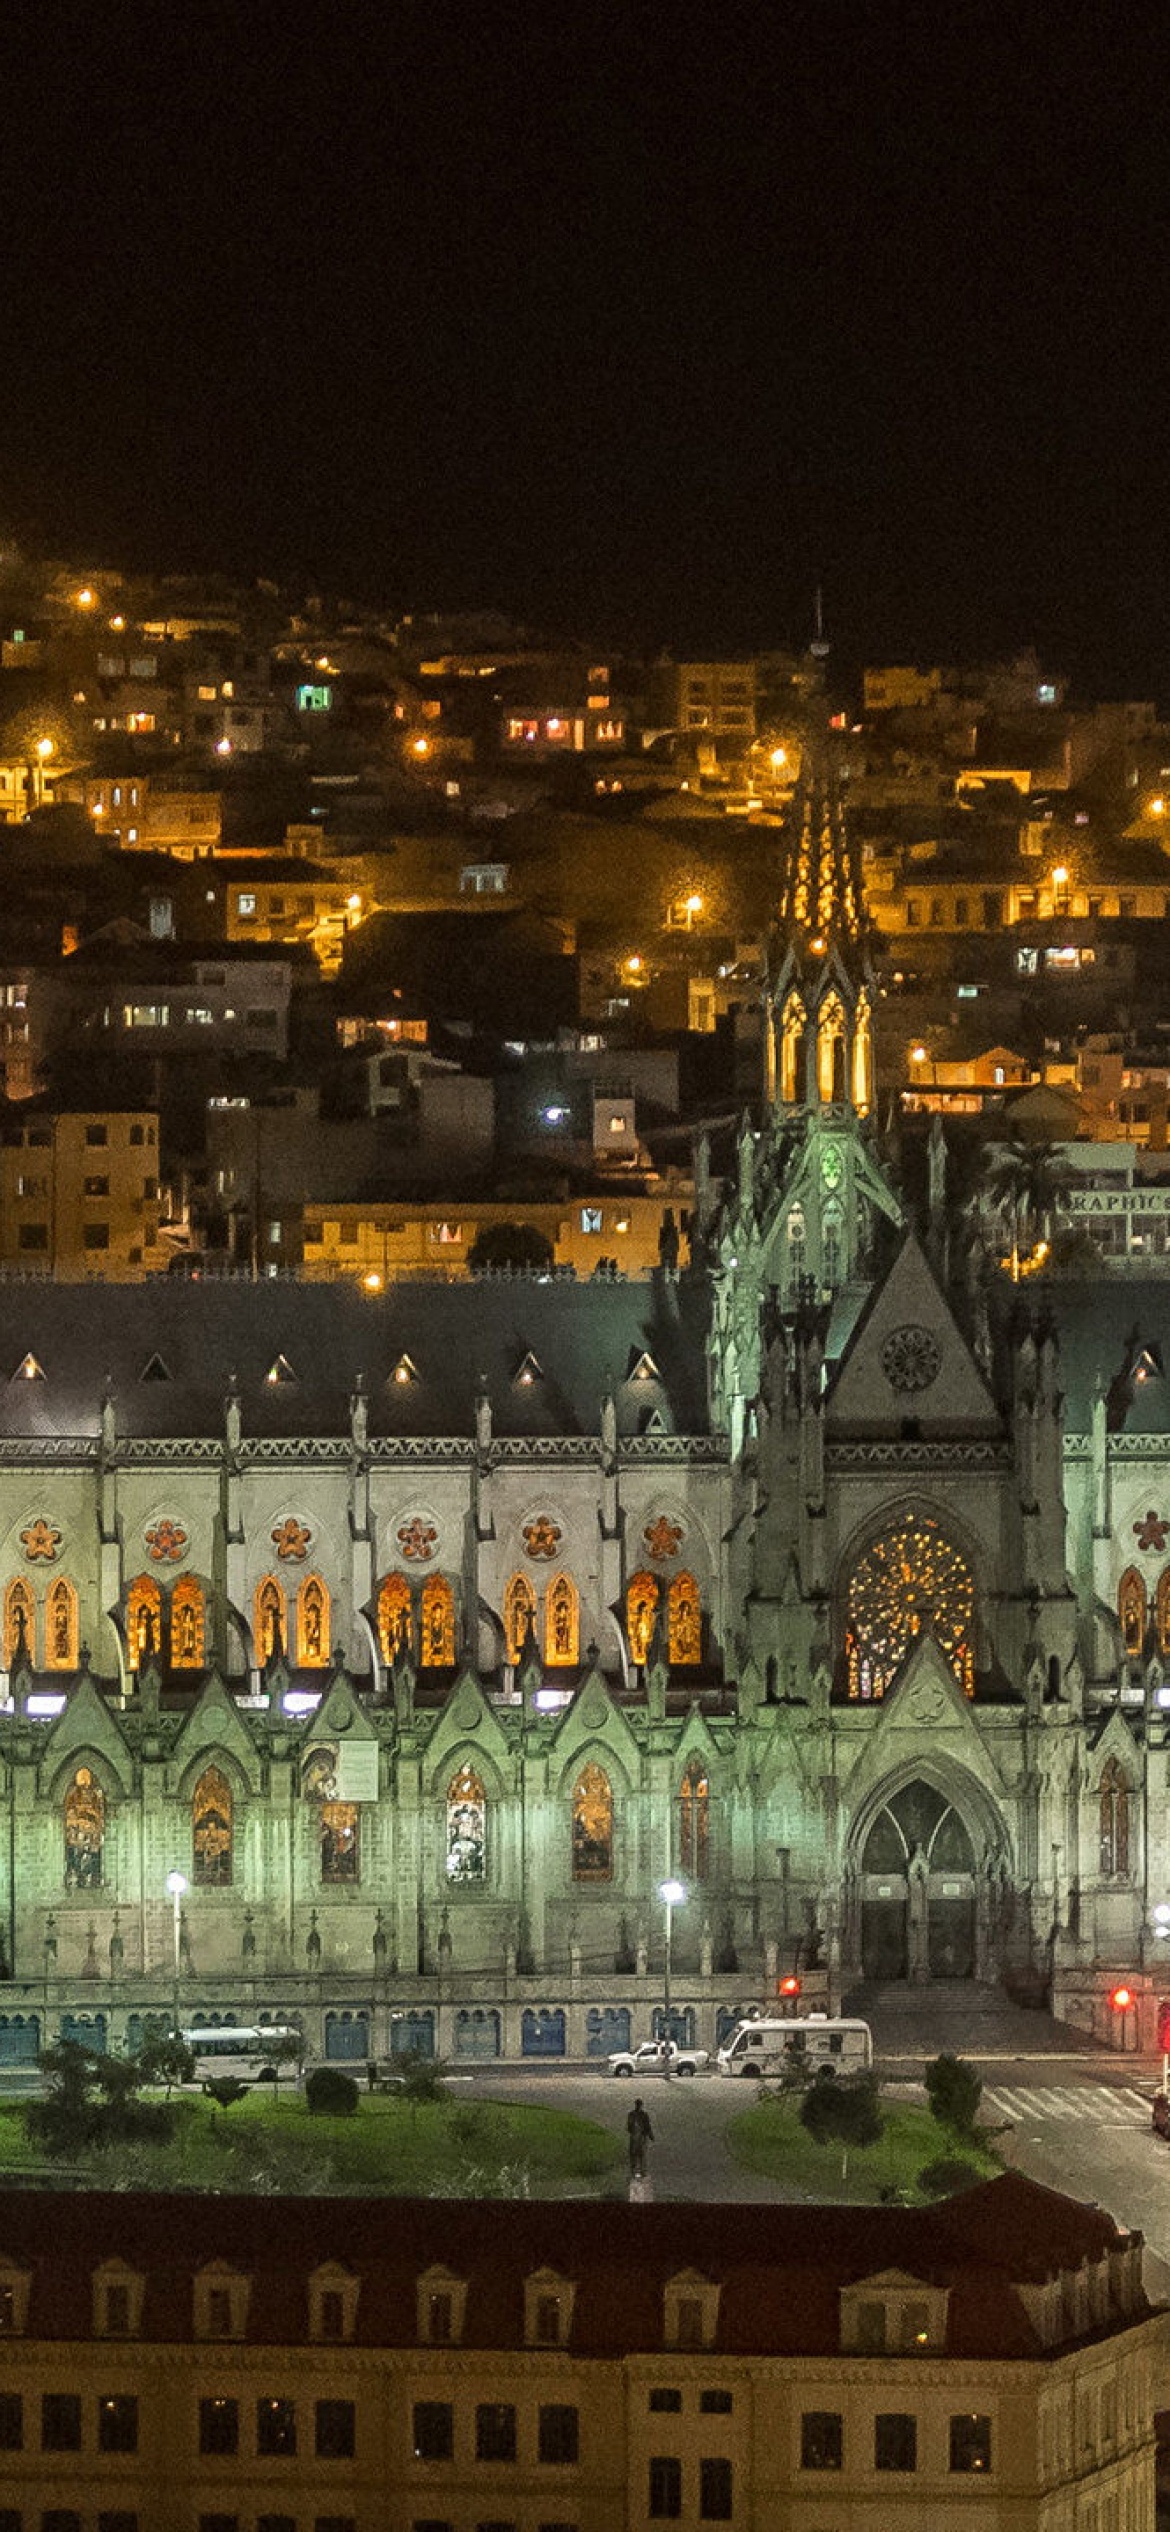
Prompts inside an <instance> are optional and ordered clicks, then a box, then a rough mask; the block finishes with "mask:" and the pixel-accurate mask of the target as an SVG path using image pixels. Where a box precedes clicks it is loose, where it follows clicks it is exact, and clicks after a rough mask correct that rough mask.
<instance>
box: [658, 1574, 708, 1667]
mask: <svg viewBox="0 0 1170 2532" xmlns="http://www.w3.org/2000/svg"><path fill="white" fill-rule="evenodd" d="M666 1645H667V1653H668V1656H669V1659H670V1661H671V1662H672V1663H681V1664H682V1665H684V1666H685V1665H686V1664H688V1663H689V1664H691V1665H692V1667H693V1665H694V1664H695V1663H696V1662H701V1661H702V1658H703V1610H702V1604H701V1602H700V1599H699V1586H698V1584H697V1582H696V1581H695V1577H694V1575H693V1574H676V1575H675V1577H674V1580H673V1582H672V1583H671V1586H670V1589H669V1591H668V1592H667V1595H666Z"/></svg>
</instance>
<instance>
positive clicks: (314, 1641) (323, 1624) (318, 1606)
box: [297, 1574, 329, 1670]
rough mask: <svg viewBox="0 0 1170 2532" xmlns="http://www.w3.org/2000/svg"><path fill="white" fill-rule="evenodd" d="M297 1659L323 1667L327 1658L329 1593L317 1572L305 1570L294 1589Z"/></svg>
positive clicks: (305, 1664)
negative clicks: (295, 1595) (295, 1592)
mask: <svg viewBox="0 0 1170 2532" xmlns="http://www.w3.org/2000/svg"><path fill="white" fill-rule="evenodd" d="M297 1660H298V1662H299V1663H300V1665H301V1668H302V1670H324V1669H325V1667H326V1665H327V1663H328V1660H329V1594H328V1592H327V1591H326V1589H325V1585H324V1583H323V1582H322V1580H321V1577H320V1574H306V1576H305V1579H304V1581H303V1583H302V1584H301V1587H300V1590H299V1591H298V1593H297Z"/></svg>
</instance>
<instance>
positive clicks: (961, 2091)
mask: <svg viewBox="0 0 1170 2532" xmlns="http://www.w3.org/2000/svg"><path fill="white" fill-rule="evenodd" d="M982 2095H983V2077H982V2075H979V2074H977V2073H976V2071H975V2068H974V2067H973V2066H971V2065H969V2064H968V2062H967V2059H966V2058H965V2057H952V2056H951V2055H949V2054H948V2053H947V2052H946V2051H945V2050H944V2052H943V2054H942V2056H941V2057H934V2058H932V2059H931V2061H930V2064H929V2066H928V2067H927V2069H926V2097H927V2100H928V2101H929V2103H930V2107H931V2113H932V2116H933V2117H934V2118H936V2119H937V2120H938V2123H939V2126H940V2127H943V2128H952V2129H953V2130H954V2133H955V2135H956V2136H972V2135H973V2134H974V2131H975V2114H976V2112H977V2110H978V2108H979V2103H980V2100H981V2099H982Z"/></svg>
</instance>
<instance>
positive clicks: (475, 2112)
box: [0, 2086, 622, 2198]
mask: <svg viewBox="0 0 1170 2532" xmlns="http://www.w3.org/2000/svg"><path fill="white" fill-rule="evenodd" d="M175 2108H176V2134H175V2136H174V2138H173V2139H172V2141H171V2143H170V2144H169V2145H136V2146H133V2147H130V2148H126V2147H120V2148H118V2149H117V2151H116V2152H114V2153H112V2154H111V2155H110V2156H109V2157H108V2160H107V2158H103V2156H101V2155H98V2154H94V2155H79V2156H78V2157H77V2158H76V2161H75V2162H74V2163H72V2164H71V2166H70V2168H72V2169H84V2170H85V2171H86V2173H87V2174H89V2175H90V2176H91V2177H92V2181H93V2185H94V2187H95V2188H99V2189H100V2188H102V2187H104V2186H106V2185H108V2184H109V2185H114V2184H115V2183H116V2185H117V2186H119V2187H121V2188H126V2187H138V2188H143V2189H150V2188H154V2189H227V2190H230V2189H245V2190H251V2189H254V2190H259V2191H262V2192H273V2193H276V2192H279V2191H282V2190H283V2191H315V2190H342V2191H355V2192H359V2193H362V2194H367V2193H368V2194H375V2195H382V2194H385V2195H387V2196H390V2197H409V2196H419V2197H431V2196H435V2197H446V2196H453V2197H470V2196H475V2197H489V2198H490V2197H496V2196H504V2197H512V2196H531V2197H536V2198H553V2197H558V2196H562V2195H565V2194H566V2193H567V2194H569V2195H571V2196H574V2197H576V2196H582V2197H594V2196H598V2195H604V2194H606V2192H607V2187H608V2184H609V2183H610V2181H611V2178H612V2176H613V2175H614V2174H616V2172H617V2170H618V2168H619V2166H620V2164H621V2162H622V2149H621V2144H620V2141H619V2140H618V2139H617V2138H616V2137H613V2136H610V2135H609V2134H608V2132H607V2130H606V2129H604V2128H601V2127H598V2126H597V2125H596V2124H595V2122H594V2121H593V2120H592V2119H581V2118H578V2117H577V2116H576V2115H575V2113H573V2112H572V2111H568V2110H553V2109H547V2110H546V2109H545V2108H544V2107H543V2106H541V2105H536V2106H533V2107H528V2106H522V2105H519V2104H517V2105H515V2106H510V2105H509V2104H507V2103H505V2102H455V2101H451V2100H446V2101H438V2102H420V2103H419V2104H418V2106H417V2107H416V2108H412V2107H411V2105H410V2104H409V2103H408V2102H403V2101H399V2100H395V2099H394V2098H393V2096H391V2097H390V2098H385V2097H383V2096H381V2095H379V2094H374V2095H373V2096H370V2095H367V2094H364V2093H363V2095H362V2097H361V2099H360V2100H359V2103H358V2107H357V2112H356V2115H355V2116H354V2117H353V2118H352V2119H336V2118H310V2116H309V2113H308V2111H307V2109H306V2107H305V2103H304V2099H303V2097H302V2096H301V2095H300V2094H289V2093H285V2094H282V2095H281V2096H280V2098H279V2099H278V2100H276V2101H275V2102H274V2101H272V2099H271V2098H270V2096H269V2094H268V2092H267V2090H266V2089H265V2088H262V2087H261V2086H257V2087H256V2088H255V2089H254V2090H253V2091H252V2092H250V2093H249V2094H248V2095H247V2096H246V2097H245V2099H244V2100H242V2101H239V2102H237V2103H236V2104H235V2106H234V2108H233V2109H231V2110H226V2111H224V2110H216V2109H215V2107H214V2105H213V2104H212V2103H211V2102H208V2101H205V2100H203V2099H202V2098H196V2097H194V2096H192V2095H191V2094H185V2095H183V2096H182V2097H181V2098H180V2099H178V2101H177V2102H176V2105H175ZM0 2167H7V2168H8V2169H9V2170H14V2169H19V2170H23V2171H36V2170H44V2171H45V2172H46V2173H47V2174H51V2172H52V2169H53V2166H52V2164H51V2163H50V2162H48V2161H46V2160H45V2158H44V2157H42V2156H41V2155H40V2154H39V2152H38V2151H37V2150H36V2149H35V2148H34V2147H33V2146H31V2145H30V2144H29V2142H28V2139H27V2137H26V2136H25V2132H24V2123H23V2120H22V2118H21V2116H20V2111H19V2108H18V2107H17V2106H16V2105H15V2104H14V2103H13V2102H11V2101H9V2102H4V2103H0Z"/></svg>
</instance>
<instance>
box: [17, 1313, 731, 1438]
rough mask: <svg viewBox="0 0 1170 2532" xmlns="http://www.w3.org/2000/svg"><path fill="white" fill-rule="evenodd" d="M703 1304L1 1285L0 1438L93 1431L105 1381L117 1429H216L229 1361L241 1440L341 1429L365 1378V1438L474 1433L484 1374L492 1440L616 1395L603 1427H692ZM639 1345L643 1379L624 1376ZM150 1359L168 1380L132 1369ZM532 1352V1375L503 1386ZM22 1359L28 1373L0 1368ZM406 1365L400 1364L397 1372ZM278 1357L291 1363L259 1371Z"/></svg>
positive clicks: (593, 1422)
mask: <svg viewBox="0 0 1170 2532" xmlns="http://www.w3.org/2000/svg"><path fill="white" fill-rule="evenodd" d="M705 1330H706V1298H705V1294H704V1292H703V1290H702V1288H701V1287H700V1286H699V1285H697V1284H693V1283H690V1282H688V1281H686V1280H685V1279H684V1280H683V1281H682V1282H680V1283H678V1284H670V1285H667V1284H665V1283H664V1282H663V1281H662V1279H661V1278H659V1277H651V1278H649V1279H647V1280H645V1281H640V1282H630V1283H621V1282H617V1283H609V1282H604V1283H602V1282H599V1283H592V1282H590V1283H587V1284H575V1283H569V1282H560V1281H555V1282H542V1281H541V1280H540V1279H539V1278H538V1277H535V1276H534V1277H532V1278H531V1279H529V1278H527V1277H524V1276H508V1277H502V1278H500V1279H499V1280H498V1281H497V1280H495V1279H494V1278H491V1277H485V1278H483V1279H481V1280H476V1281H474V1282H473V1281H471V1280H470V1279H469V1280H468V1281H466V1282H464V1283H450V1284H445V1283H439V1282H437V1281H429V1280H420V1281H419V1282H418V1283H411V1284H408V1283H396V1284H392V1285H390V1286H389V1287H388V1289H387V1290H386V1291H385V1292H384V1293H381V1294H377V1295H373V1294H369V1293H365V1292H359V1291H357V1290H356V1289H351V1288H350V1287H348V1286H345V1287H342V1286H339V1285H329V1284H314V1283H293V1282H291V1281H290V1282H282V1281H271V1282H262V1283H257V1284H249V1283H244V1282H235V1281H230V1282H229V1281H226V1280H225V1281H222V1282H217V1281H215V1280H214V1279H211V1278H208V1279H207V1280H205V1281H202V1282H190V1283H189V1282H186V1281H181V1280H179V1279H178V1278H177V1277H176V1278H174V1279H170V1280H168V1279H165V1278H163V1279H160V1280H159V1281H158V1282H157V1283H150V1284H134V1285H116V1284H86V1285H76V1284H73V1285H65V1284H52V1283H48V1282H45V1283H43V1284H42V1283H35V1284H32V1283H30V1284H0V1434H8V1435H11V1436H19V1435H21V1434H26V1435H29V1436H37V1435H46V1436H49V1435H52V1436H59V1437H62V1438H65V1439H68V1438H71V1437H76V1438H78V1439H81V1438H83V1437H89V1438H93V1437H95V1436H96V1435H97V1433H98V1430H99V1426H100V1418H101V1400H102V1391H103V1388H104V1386H105V1383H106V1380H107V1377H108V1378H109V1380H110V1382H111V1385H112V1388H113V1393H114V1400H115V1409H116V1418H117V1428H118V1432H119V1434H121V1435H129V1436H135V1435H141V1436H157V1437H160V1438H162V1437H166V1436H174V1437H175V1438H176V1439H182V1438H185V1437H188V1436H190V1437H196V1436H200V1435H206V1436H207V1437H209V1438H211V1437H216V1438H218V1437H219V1436H220V1435H221V1434H222V1433H223V1429H224V1392H225V1390H226V1388H227V1384H228V1377H229V1373H234V1374H235V1377H236V1381H237V1383H238V1387H239V1395H240V1407H241V1413H242V1417H243V1430H244V1437H245V1440H247V1438H248V1437H249V1436H251V1435H257V1436H264V1435H272V1436H279V1435H281V1434H285V1435H288V1436H290V1437H292V1436H297V1435H306V1436H311V1435H320V1436H328V1435H339V1436H340V1435H345V1434H347V1433H348V1431H349V1408H350V1397H351V1394H352V1391H353V1389H354V1385H355V1382H356V1380H357V1376H358V1374H359V1373H360V1374H362V1375H364V1380H365V1392H366V1399H367V1403H368V1414H369V1431H370V1435H371V1438H373V1439H375V1440H377V1439H378V1438H379V1437H381V1436H386V1435H392V1434H401V1435H404V1436H405V1435H411V1434H417V1435H466V1436H468V1437H470V1435H471V1434H472V1433H473V1432H474V1430H475V1405H476V1394H477V1390H478V1388H479V1385H480V1380H481V1376H482V1379H483V1381H484V1383H485V1384H486V1389H487V1395H488V1398H489V1401H490V1404H491V1409H492V1422H493V1429H494V1431H495V1432H496V1433H497V1434H499V1435H501V1436H503V1437H505V1438H506V1437H508V1436H522V1435H525V1434H532V1435H560V1434H564V1435H566V1436H571V1435H574V1434H585V1433H589V1434H592V1433H596V1432H597V1430H598V1425H599V1420H600V1414H601V1405H602V1400H603V1398H604V1396H605V1394H606V1392H607V1390H609V1389H612V1390H613V1392H614V1396H615V1400H616V1407H617V1421H618V1430H619V1433H622V1434H627V1435H633V1434H636V1433H639V1432H643V1431H645V1429H646V1427H647V1423H648V1419H649V1418H650V1417H651V1416H652V1415H657V1416H658V1417H660V1418H661V1422H662V1426H663V1428H664V1429H665V1430H666V1431H667V1432H669V1433H693V1434H701V1433H705V1432H706V1431H707V1429H708V1416H707V1401H706V1380H705V1360H704V1352H703V1347H704V1338H705ZM642 1354H648V1355H649V1356H650V1357H651V1358H652V1360H653V1362H654V1363H655V1365H656V1366H657V1373H658V1376H657V1378H655V1379H642V1380H638V1381H636V1382H633V1383H628V1382H627V1379H626V1374H627V1370H628V1367H629V1364H630V1361H631V1359H634V1360H636V1359H637V1358H638V1356H639V1355H642ZM152 1355H158V1356H159V1357H160V1358H161V1360H162V1361H163V1362H164V1363H165V1365H166V1368H167V1370H168V1372H169V1374H170V1378H169V1380H160V1379H157V1378H155V1379H150V1380H144V1378H143V1366H144V1364H146V1363H148V1362H149V1360H150V1358H151V1356H152ZM528 1356H531V1357H532V1358H534V1360H535V1362H536V1363H537V1365H538V1366H539V1376H535V1377H532V1378H530V1379H529V1380H528V1381H519V1380H518V1379H517V1373H518V1371H519V1370H520V1368H521V1366H522V1365H523V1364H524V1361H525V1358H526V1357H528ZM26 1357H31V1359H32V1360H33V1361H34V1362H35V1364H36V1365H37V1366H38V1369H39V1372H40V1374H42V1375H43V1377H38V1376H37V1375H36V1374H35V1373H34V1374H33V1375H32V1376H26V1377H24V1378H21V1379H16V1378H14V1377H13V1376H12V1375H13V1373H14V1372H15V1371H16V1368H17V1367H18V1366H19V1365H20V1364H21V1363H22V1362H23V1361H24V1360H25V1358H26ZM404 1358H405V1360H406V1361H407V1363H408V1364H409V1366H410V1370H411V1373H412V1376H411V1377H409V1378H408V1379H406V1380H403V1381H400V1380H396V1379H395V1377H394V1374H395V1371H396V1369H397V1367H398V1366H400V1365H401V1364H402V1363H403V1360H404ZM281 1361H283V1362H284V1364H285V1365H286V1366H288V1370H290V1371H291V1373H292V1374H293V1377H292V1378H291V1379H290V1378H289V1376H288V1371H285V1372H278V1374H277V1377H276V1378H275V1379H272V1378H270V1374H271V1372H272V1369H273V1366H274V1365H279V1363H280V1362H281Z"/></svg>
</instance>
